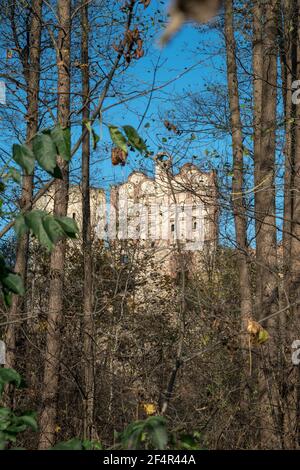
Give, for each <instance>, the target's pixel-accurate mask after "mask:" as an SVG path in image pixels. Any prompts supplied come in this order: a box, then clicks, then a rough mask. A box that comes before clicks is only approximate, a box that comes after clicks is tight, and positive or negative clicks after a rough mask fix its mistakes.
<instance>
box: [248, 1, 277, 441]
mask: <svg viewBox="0 0 300 470" xmlns="http://www.w3.org/2000/svg"><path fill="white" fill-rule="evenodd" d="M277 7H278V1H277V0H272V1H270V2H266V3H264V15H263V17H264V25H263V44H262V51H261V52H262V59H263V75H262V78H263V82H262V87H261V90H260V92H259V93H258V95H257V96H256V97H255V105H254V106H255V108H256V106H257V110H256V114H255V117H256V116H257V114H260V115H261V125H260V126H259V125H257V122H256V120H255V119H254V123H255V129H254V131H255V134H256V135H255V141H256V142H257V146H256V147H255V150H254V158H255V172H256V188H257V192H256V205H255V218H256V261H257V284H256V300H257V302H256V308H257V316H258V319H263V318H265V317H267V316H268V315H270V314H271V313H273V312H274V309H275V307H276V306H278V280H277V240H276V216H275V210H276V206H275V149H276V106H277V56H278V50H277V26H278V8H277ZM257 20H258V19H257ZM260 93H261V95H260ZM264 326H265V327H266V328H267V329H268V331H269V333H270V335H271V340H270V342H269V348H268V351H269V355H268V356H267V355H266V349H262V348H261V350H260V353H261V367H262V372H263V374H261V376H260V402H261V446H262V447H265V448H273V447H276V446H278V443H279V445H282V442H281V441H280V442H278V439H279V436H278V422H277V419H278V414H277V412H276V409H275V406H274V405H275V403H274V400H275V387H274V383H273V376H274V371H275V369H274V368H275V366H277V362H275V361H276V359H275V350H276V335H277V334H278V330H277V328H276V327H277V322H276V319H275V320H274V319H271V320H268V321H267V322H265V323H264ZM276 405H277V403H276Z"/></svg>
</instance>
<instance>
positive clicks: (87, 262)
mask: <svg viewBox="0 0 300 470" xmlns="http://www.w3.org/2000/svg"><path fill="white" fill-rule="evenodd" d="M81 31H82V33H81V34H82V37H81V62H82V65H83V66H82V69H81V70H82V100H83V110H82V122H83V131H84V127H85V122H87V121H88V120H89V117H90V105H89V100H90V96H89V94H90V87H89V20H88V4H87V3H86V2H85V0H83V5H82V8H81ZM82 252H83V265H84V266H83V271H84V280H83V341H84V344H83V357H84V364H83V366H84V382H85V388H84V390H85V397H84V416H83V435H84V438H85V439H92V438H93V421H94V348H93V332H94V326H93V325H94V322H93V290H92V286H93V278H92V272H93V263H92V233H91V208H90V136H89V134H85V136H84V138H83V140H82Z"/></svg>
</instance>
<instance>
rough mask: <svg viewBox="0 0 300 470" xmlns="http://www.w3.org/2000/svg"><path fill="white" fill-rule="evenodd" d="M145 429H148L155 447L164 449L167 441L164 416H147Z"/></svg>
mask: <svg viewBox="0 0 300 470" xmlns="http://www.w3.org/2000/svg"><path fill="white" fill-rule="evenodd" d="M147 429H148V430H149V431H148V432H149V434H150V436H151V439H152V442H153V445H154V446H155V449H158V450H163V449H165V448H166V445H167V442H168V434H167V429H166V422H165V420H164V418H162V417H160V416H154V417H152V418H148V420H147Z"/></svg>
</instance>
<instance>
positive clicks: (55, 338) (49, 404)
mask: <svg viewBox="0 0 300 470" xmlns="http://www.w3.org/2000/svg"><path fill="white" fill-rule="evenodd" d="M58 19H59V33H58V52H57V68H58V87H57V88H58V89H57V92H58V121H59V123H60V125H61V126H62V127H63V128H67V127H69V125H70V122H69V117H70V44H71V43H70V39H71V1H70V0H58ZM58 165H59V167H60V169H61V172H62V175H63V179H61V180H56V182H55V196H54V214H55V215H57V216H66V214H67V209H68V183H69V174H68V164H67V163H66V162H65V161H64V160H63V159H62V158H61V157H58ZM65 251H66V242H65V240H62V241H60V242H59V243H58V244H57V245H56V246H55V248H54V249H53V252H52V253H51V260H50V286H49V310H48V324H47V334H46V351H45V369H44V379H43V384H42V404H43V410H42V413H41V417H40V437H39V449H46V448H48V447H50V446H51V445H53V444H54V442H55V426H56V411H57V392H58V383H59V368H60V349H61V326H62V314H63V292H64V291H63V282H64V265H65Z"/></svg>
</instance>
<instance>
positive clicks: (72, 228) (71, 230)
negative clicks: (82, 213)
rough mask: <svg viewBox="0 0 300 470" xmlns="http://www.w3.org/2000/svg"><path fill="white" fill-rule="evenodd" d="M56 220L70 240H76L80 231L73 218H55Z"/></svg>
mask: <svg viewBox="0 0 300 470" xmlns="http://www.w3.org/2000/svg"><path fill="white" fill-rule="evenodd" d="M55 220H56V221H57V222H58V223H59V225H60V226H61V227H62V229H63V230H64V232H65V233H66V235H67V236H68V237H69V238H76V235H77V233H78V232H79V229H78V225H77V223H76V221H75V220H74V219H73V218H71V217H55Z"/></svg>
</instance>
